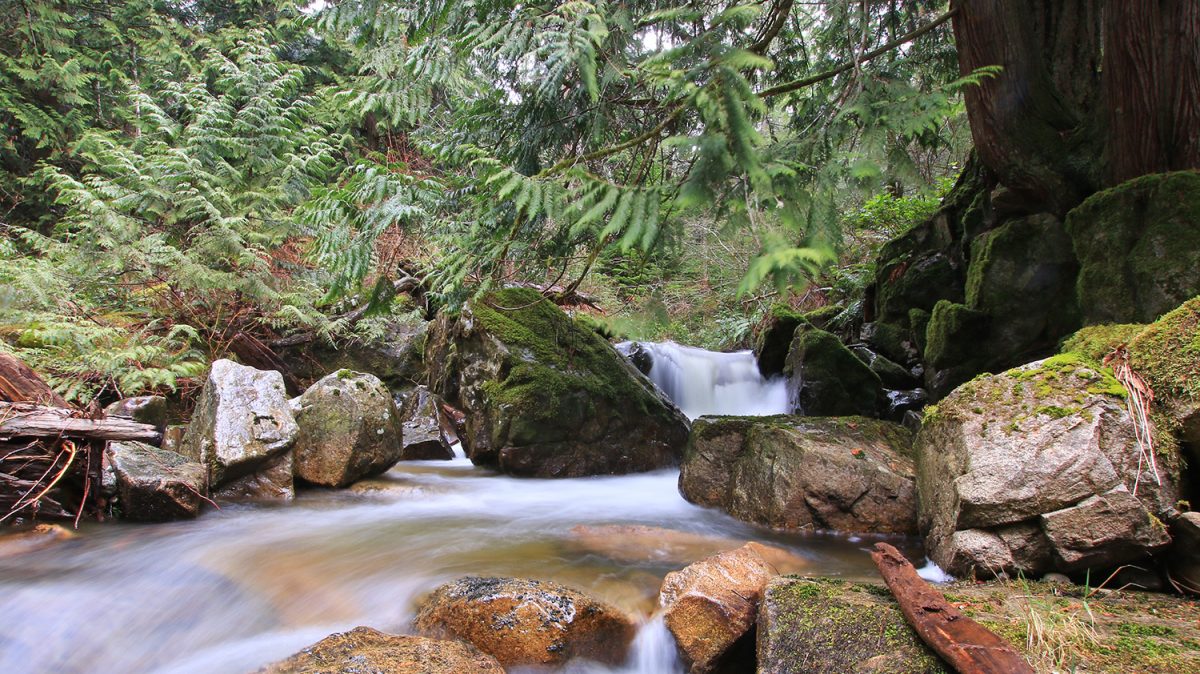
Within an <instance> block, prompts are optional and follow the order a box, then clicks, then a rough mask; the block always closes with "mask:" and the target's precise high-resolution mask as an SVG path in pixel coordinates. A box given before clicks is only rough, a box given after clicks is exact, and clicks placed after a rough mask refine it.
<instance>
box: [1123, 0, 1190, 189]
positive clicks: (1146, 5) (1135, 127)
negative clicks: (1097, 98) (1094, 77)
mask: <svg viewBox="0 0 1200 674" xmlns="http://www.w3.org/2000/svg"><path fill="white" fill-rule="evenodd" d="M1104 46H1105V50H1104V69H1103V73H1104V93H1105V105H1104V111H1105V112H1106V119H1105V121H1106V123H1107V134H1106V141H1107V142H1106V147H1105V157H1104V159H1105V164H1106V172H1105V173H1106V176H1105V177H1106V178H1107V182H1108V184H1110V185H1111V184H1116V183H1120V182H1123V181H1125V180H1128V179H1130V178H1136V177H1137V176H1140V175H1145V174H1147V173H1158V172H1161V171H1171V170H1178V169H1189V168H1196V167H1200V3H1198V2H1196V0H1111V1H1110V2H1109V3H1108V7H1107V15H1106V17H1105V30H1104Z"/></svg>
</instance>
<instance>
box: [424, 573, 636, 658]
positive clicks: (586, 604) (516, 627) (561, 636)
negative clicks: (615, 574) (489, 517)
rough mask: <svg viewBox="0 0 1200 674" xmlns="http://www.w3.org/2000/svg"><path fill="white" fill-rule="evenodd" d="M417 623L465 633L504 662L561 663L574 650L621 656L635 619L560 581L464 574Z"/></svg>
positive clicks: (431, 600) (582, 654)
mask: <svg viewBox="0 0 1200 674" xmlns="http://www.w3.org/2000/svg"><path fill="white" fill-rule="evenodd" d="M416 627H417V629H418V630H420V631H421V632H423V633H426V634H429V635H430V636H435V637H445V638H454V639H462V640H464V641H468V642H470V643H472V644H474V645H475V646H476V647H477V648H479V650H481V651H483V652H485V653H488V654H490V655H492V656H493V657H495V658H496V659H497V660H499V661H500V663H501V664H502V665H504V666H505V667H509V666H516V665H543V666H556V665H562V664H563V663H565V662H567V661H568V660H570V659H572V658H590V659H593V660H598V661H601V662H608V663H617V662H621V661H622V660H623V659H624V658H625V651H626V649H627V648H628V646H629V644H630V642H631V641H632V640H633V635H634V624H633V622H632V621H631V620H630V619H629V617H628V616H626V615H625V614H624V613H622V612H621V611H620V610H618V609H616V608H614V607H612V606H609V605H607V604H604V603H602V602H600V601H597V600H595V599H593V598H591V597H588V596H587V595H585V594H583V593H581V592H578V591H576V590H572V589H570V588H568V587H564V586H562V585H559V584H557V583H550V582H545V581H538V580H523V579H518V578H478V577H468V578H460V579H458V580H456V581H454V582H451V583H447V584H445V585H442V586H441V587H439V588H437V589H436V590H434V592H433V594H432V595H430V596H429V597H428V598H427V599H426V600H425V601H424V602H423V603H422V605H421V608H420V610H419V611H418V613H417V618H416Z"/></svg>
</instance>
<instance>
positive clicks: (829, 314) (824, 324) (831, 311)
mask: <svg viewBox="0 0 1200 674" xmlns="http://www.w3.org/2000/svg"><path fill="white" fill-rule="evenodd" d="M842 310H843V307H842V306H841V305H840V304H827V305H825V306H823V307H821V308H820V309H813V310H812V311H808V312H805V313H804V314H803V315H802V316H801V318H802V319H804V321H806V322H807V323H809V324H810V325H812V326H814V327H817V328H821V329H822V330H824V329H825V328H828V327H829V324H830V323H831V322H832V321H833V319H834V318H837V315H838V314H840V313H842Z"/></svg>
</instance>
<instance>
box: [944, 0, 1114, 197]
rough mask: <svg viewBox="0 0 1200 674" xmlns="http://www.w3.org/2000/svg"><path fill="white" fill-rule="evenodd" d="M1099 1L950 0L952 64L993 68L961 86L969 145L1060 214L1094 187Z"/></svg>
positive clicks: (1005, 178)
mask: <svg viewBox="0 0 1200 674" xmlns="http://www.w3.org/2000/svg"><path fill="white" fill-rule="evenodd" d="M1101 3H1102V0H1055V1H1049V0H953V1H952V3H951V5H952V7H954V8H956V9H957V10H958V11H957V13H956V14H955V16H954V34H955V39H956V41H957V44H958V56H959V68H960V70H961V72H962V73H963V74H964V75H965V74H968V73H971V72H974V71H975V70H976V69H978V68H980V67H983V66H997V65H998V66H1001V67H1002V68H1003V71H1002V72H1001V73H1000V74H999V75H998V76H996V77H993V78H988V79H986V80H985V81H984V82H983V84H982V85H980V86H977V87H969V88H967V90H966V92H965V95H964V96H965V99H966V105H967V117H968V119H969V121H970V123H971V135H972V136H973V138H974V140H975V148H976V150H977V151H978V152H979V156H980V158H981V159H982V160H983V162H984V164H985V165H986V166H987V167H988V168H989V169H991V170H992V171H993V172H994V173H995V174H996V175H997V176H998V177H999V178H1000V181H1001V182H1002V183H1003V184H1004V185H1006V186H1007V187H1009V188H1010V189H1012V190H1013V191H1015V192H1016V193H1018V194H1020V195H1021V196H1022V197H1024V198H1025V199H1028V200H1029V201H1030V202H1032V203H1031V205H1034V206H1037V207H1040V208H1041V209H1045V210H1048V211H1051V212H1054V213H1058V214H1060V215H1061V214H1063V213H1065V212H1066V211H1067V210H1069V209H1070V208H1071V207H1073V206H1075V205H1076V204H1078V203H1079V202H1080V201H1081V200H1082V199H1083V198H1084V197H1086V196H1087V195H1088V194H1090V193H1091V192H1093V191H1095V189H1096V188H1097V186H1098V182H1099V180H1098V175H1099V172H1098V171H1097V169H1098V168H1099V167H1098V166H1097V165H1096V161H1095V158H1096V157H1097V155H1098V154H1099V153H1098V151H1097V150H1098V143H1097V139H1096V124H1095V121H1094V119H1093V115H1092V110H1093V109H1094V108H1095V106H1096V101H1097V98H1098V92H1099V77H1098V68H1097V66H1098V64H1099V60H1100V36H1101V12H1100V5H1101Z"/></svg>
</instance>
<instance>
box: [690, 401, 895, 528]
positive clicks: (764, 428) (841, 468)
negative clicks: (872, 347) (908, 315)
mask: <svg viewBox="0 0 1200 674" xmlns="http://www.w3.org/2000/svg"><path fill="white" fill-rule="evenodd" d="M910 445H911V435H910V434H909V432H908V431H907V430H906V429H905V428H904V427H903V426H901V425H899V424H894V423H891V422H888V421H879V420H877V419H867V418H864V417H789V416H776V417H702V418H701V419H698V420H697V421H696V422H695V424H694V425H693V427H692V434H691V438H690V439H689V441H688V448H687V453H686V454H685V456H684V461H683V464H682V466H681V470H680V474H679V491H680V492H681V493H682V494H683V497H684V498H686V499H687V500H688V501H691V502H692V503H696V504H699V505H706V506H716V507H719V508H722V509H724V510H725V511H727V512H728V513H730V514H731V515H733V516H734V517H737V518H738V519H741V520H745V521H748V522H754V523H757V524H764V525H767V526H771V527H779V528H785V529H800V530H810V531H811V530H817V529H830V530H835V531H845V532H869V533H915V532H916V508H917V504H916V490H915V488H914V482H913V475H914V470H913V461H912V459H911V458H910V452H911V447H910Z"/></svg>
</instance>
